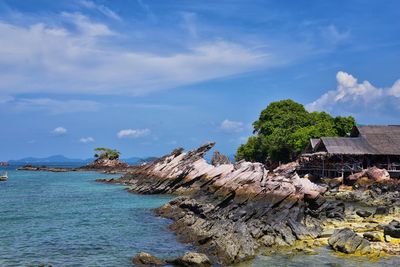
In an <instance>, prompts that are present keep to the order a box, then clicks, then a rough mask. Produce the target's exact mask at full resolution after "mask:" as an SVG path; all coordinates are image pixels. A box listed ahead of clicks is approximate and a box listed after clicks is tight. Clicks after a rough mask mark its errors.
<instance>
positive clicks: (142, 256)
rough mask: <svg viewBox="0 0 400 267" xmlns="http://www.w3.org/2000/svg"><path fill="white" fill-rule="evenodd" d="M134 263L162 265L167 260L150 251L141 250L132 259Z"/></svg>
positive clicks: (139, 264)
mask: <svg viewBox="0 0 400 267" xmlns="http://www.w3.org/2000/svg"><path fill="white" fill-rule="evenodd" d="M132 264H134V265H138V266H160V265H165V264H166V261H164V260H162V259H159V258H157V257H155V256H153V255H151V254H149V253H146V252H139V253H138V254H137V255H136V256H135V257H134V258H133V259H132Z"/></svg>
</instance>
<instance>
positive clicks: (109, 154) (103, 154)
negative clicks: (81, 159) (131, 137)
mask: <svg viewBox="0 0 400 267" xmlns="http://www.w3.org/2000/svg"><path fill="white" fill-rule="evenodd" d="M94 151H95V154H94V157H95V158H98V159H109V160H114V159H119V156H120V155H121V152H119V151H118V150H116V149H111V148H105V147H98V148H96V149H95V150H94Z"/></svg>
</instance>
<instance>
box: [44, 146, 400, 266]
mask: <svg viewBox="0 0 400 267" xmlns="http://www.w3.org/2000/svg"><path fill="white" fill-rule="evenodd" d="M213 145H214V144H213V143H208V144H206V145H203V146H201V147H199V148H198V149H195V150H192V151H190V152H187V153H185V152H183V149H176V150H174V151H173V152H172V153H171V154H169V155H166V156H164V157H162V158H160V159H158V160H156V161H154V162H152V163H148V164H144V165H141V166H132V167H128V168H120V169H115V168H114V169H112V168H98V169H97V171H102V172H110V171H111V172H115V173H122V174H123V176H122V177H121V178H119V179H98V180H96V181H97V182H104V183H111V184H113V183H115V184H124V185H127V186H128V191H130V192H133V193H139V194H174V195H178V197H177V198H175V199H174V200H172V201H170V202H169V203H168V204H166V205H164V206H162V207H160V208H158V209H156V210H155V213H156V214H157V215H159V216H162V217H165V218H169V219H172V220H173V223H172V225H171V227H170V228H171V229H172V230H173V231H174V232H175V233H176V234H177V235H178V238H179V240H181V241H182V242H188V243H192V244H194V245H195V246H196V247H197V248H198V250H199V251H200V252H203V253H205V254H207V255H208V256H209V257H210V259H211V261H212V262H213V263H218V264H223V265H228V264H234V263H239V262H243V261H247V260H250V259H253V258H254V257H256V256H257V255H259V254H260V253H262V252H263V251H264V253H268V251H271V249H281V250H294V251H296V252H298V253H305V254H307V253H314V248H316V247H320V246H328V243H329V242H330V241H329V240H330V239H331V237H332V235H334V234H335V231H334V230H335V229H336V228H349V229H351V230H352V231H353V232H355V233H358V235H357V236H362V235H363V234H365V233H375V235H373V236H375V237H376V238H378V239H379V241H377V240H374V241H370V240H367V239H366V238H363V240H366V241H367V242H368V243H367V244H368V246H367V248H368V249H361V248H360V249H359V250H358V251H357V247H358V246H357V245H356V246H355V251H354V252H355V253H354V255H366V256H367V257H370V258H371V259H376V258H379V257H383V256H385V255H400V244H397V243H396V242H397V239H394V238H389V239H390V240H387V238H386V235H384V229H385V226H387V225H389V224H390V222H391V221H392V220H394V219H399V218H400V216H399V214H400V211H399V209H398V208H394V209H390V208H387V209H386V208H382V207H388V206H390V205H392V206H394V207H398V206H399V205H398V204H399V201H400V198H399V194H398V185H394V186H393V188H392V189H391V188H386V187H387V185H379V184H378V185H376V186H375V187H374V190H365V191H364V190H362V189H360V190H352V189H350V188H346V187H335V188H328V187H326V186H324V185H316V184H314V183H312V182H311V181H309V180H308V179H305V178H300V177H299V176H298V175H297V174H296V172H295V171H296V165H295V164H289V165H284V166H282V167H280V168H278V169H276V170H274V171H273V172H269V171H268V170H266V169H265V168H264V166H263V165H262V164H259V163H249V162H238V163H236V164H230V163H224V164H219V163H218V162H216V163H214V165H211V164H208V163H207V162H206V161H205V160H204V159H203V156H204V155H205V153H207V152H208V151H209V150H210V149H211V148H212V147H213ZM40 170H46V169H43V168H42V169H40ZM75 170H91V171H93V170H94V169H93V168H90V169H88V168H85V167H82V168H78V169H73V171H75ZM47 171H68V170H67V169H62V170H57V169H52V168H47ZM69 171H71V169H70V170H69ZM396 186H397V187H396ZM382 188H386V189H385V190H386V191H385V192H380V193H377V192H378V190H381V191H382ZM396 190H397V191H396ZM371 192H373V193H371ZM374 192H375V193H374ZM396 192H397V193H396ZM379 209H380V210H383V212H382V214H376V213H377V211H378V210H379ZM359 210H364V211H365V210H370V211H371V214H370V215H369V216H366V217H361V216H359V215H357V212H358V211H359ZM367 236H368V235H367ZM329 245H331V246H332V247H334V246H335V245H334V244H329Z"/></svg>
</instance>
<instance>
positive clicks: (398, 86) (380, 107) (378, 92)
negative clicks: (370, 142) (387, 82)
mask: <svg viewBox="0 0 400 267" xmlns="http://www.w3.org/2000/svg"><path fill="white" fill-rule="evenodd" d="M336 80H337V88H336V90H331V91H328V92H327V93H325V94H323V95H322V96H321V97H319V98H318V99H317V100H315V101H314V102H312V103H310V104H308V105H307V106H306V107H307V109H308V110H310V111H316V110H318V111H328V112H332V113H335V114H351V115H354V116H359V117H361V114H363V115H364V119H365V116H369V117H371V116H374V115H380V116H381V117H382V118H384V116H385V115H389V114H390V115H394V114H398V112H399V111H400V80H397V81H396V82H395V83H394V84H393V86H392V87H390V88H379V87H375V86H374V85H372V84H371V83H370V82H368V81H363V82H361V83H359V82H358V80H357V79H356V78H355V77H353V76H352V75H351V74H348V73H346V72H343V71H339V72H338V73H337V75H336Z"/></svg>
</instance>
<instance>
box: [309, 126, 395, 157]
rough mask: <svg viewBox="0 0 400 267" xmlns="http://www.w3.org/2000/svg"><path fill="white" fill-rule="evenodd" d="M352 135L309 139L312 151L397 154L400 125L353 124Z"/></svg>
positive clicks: (348, 153) (347, 153) (351, 153)
mask: <svg viewBox="0 0 400 267" xmlns="http://www.w3.org/2000/svg"><path fill="white" fill-rule="evenodd" d="M352 136H353V137H322V138H321V139H320V142H319V143H316V145H315V146H313V143H314V144H315V142H316V141H315V140H314V139H312V140H310V142H311V146H312V147H313V148H314V152H317V151H326V152H327V153H329V154H341V155H399V156H400V125H399V126H398V125H389V126H355V127H354V129H353V132H352Z"/></svg>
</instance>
